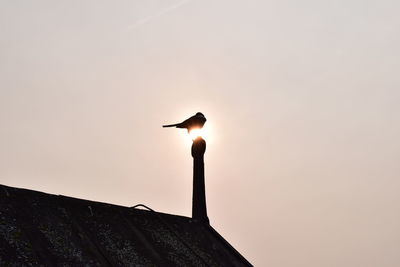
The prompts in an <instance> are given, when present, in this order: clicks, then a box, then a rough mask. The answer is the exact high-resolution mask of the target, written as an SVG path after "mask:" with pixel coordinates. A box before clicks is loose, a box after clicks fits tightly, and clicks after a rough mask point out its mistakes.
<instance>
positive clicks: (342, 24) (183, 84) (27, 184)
mask: <svg viewBox="0 0 400 267" xmlns="http://www.w3.org/2000/svg"><path fill="white" fill-rule="evenodd" d="M399 10H400V3H399V2H398V1H389V0H381V1H369V0H364V1H361V0H357V1H356V0H346V1H344V0H340V1H321V0H305V1H295V0H284V1H265V0H263V1H261V0H260V1H232V0H229V1H228V0H220V1H215V0H214V1H212V0H191V1H190V0H187V1H179V0H158V1H155V0H132V1H98V0H92V1H82V0H75V1H71V0H68V1H66V0H65V1H52V0H41V1H36V0H30V1H29V0H26V1H13V0H0V32H1V34H0V124H1V127H0V147H1V150H0V183H1V184H5V185H9V186H16V187H22V188H29V189H33V190H38V191H44V192H48V193H53V194H62V195H68V196H73V197H78V198H84V199H91V200H97V201H103V202H109V203H115V204H120V205H125V206H133V205H135V204H138V203H143V204H146V205H148V206H150V207H152V208H153V209H155V210H157V211H160V212H165V213H171V214H178V215H184V216H190V215H191V196H192V158H191V155H190V145H191V143H190V140H189V139H188V137H187V134H186V133H185V131H184V130H177V129H163V128H161V125H162V124H165V123H175V122H179V121H181V120H183V119H186V118H187V117H189V116H191V115H194V114H195V113H196V112H198V111H201V112H203V113H204V114H205V116H206V117H207V119H208V121H207V123H206V127H207V128H208V136H207V137H206V140H207V152H206V155H205V161H206V194H207V204H208V213H209V214H208V215H209V218H210V221H211V225H212V226H213V227H214V228H215V229H216V230H217V231H218V232H219V233H220V234H221V235H222V236H224V237H225V238H226V239H227V240H228V241H229V242H230V243H231V244H232V245H233V246H234V247H235V248H236V249H237V250H238V251H239V252H240V253H241V254H242V255H243V256H244V257H246V258H247V259H248V260H249V261H250V262H251V263H253V264H254V265H256V266H268V267H293V266H296V267H338V266H341V267H398V266H400V250H399V249H400V228H399V225H400V214H399V211H400V179H399V177H400V175H399V174H400V163H399V159H400V139H399V136H400V117H399V115H400V73H399V71H400V49H399V47H400V17H399Z"/></svg>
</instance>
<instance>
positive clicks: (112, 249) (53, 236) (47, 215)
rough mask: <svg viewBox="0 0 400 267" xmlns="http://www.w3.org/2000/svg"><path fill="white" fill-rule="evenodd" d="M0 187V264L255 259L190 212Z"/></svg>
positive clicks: (244, 262)
mask: <svg viewBox="0 0 400 267" xmlns="http://www.w3.org/2000/svg"><path fill="white" fill-rule="evenodd" d="M0 187H1V188H0V266H21V265H24V266H29V265H30V266H37V265H41V266H84V265H85V266H252V265H251V264H250V263H249V262H248V261H247V260H246V259H245V258H244V257H242V256H241V255H240V254H239V253H238V252H237V251H236V250H235V249H234V248H233V247H232V246H231V245H230V244H229V243H228V242H227V241H226V240H225V239H223V238H222V237H221V236H220V235H219V234H218V233H217V232H216V231H215V230H214V229H213V228H212V227H211V226H210V225H208V224H204V223H198V222H194V221H193V220H192V219H191V218H188V217H183V216H176V215H170V214H164V213H159V212H154V211H151V210H143V209H138V208H135V207H132V208H129V207H123V206H117V205H112V204H106V203H101V202H95V201H89V200H83V199H76V198H71V197H66V196H60V195H51V194H46V193H42V192H37V191H32V190H27V189H18V188H13V187H8V186H4V185H0Z"/></svg>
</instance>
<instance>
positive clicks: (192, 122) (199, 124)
mask: <svg viewBox="0 0 400 267" xmlns="http://www.w3.org/2000/svg"><path fill="white" fill-rule="evenodd" d="M206 121H207V119H206V117H204V115H203V113H201V112H197V113H196V115H194V116H192V117H190V118H189V119H186V120H184V121H183V122H181V123H175V124H168V125H163V127H164V128H165V127H176V128H186V129H187V130H188V132H190V130H192V129H200V128H203V125H204V123H206Z"/></svg>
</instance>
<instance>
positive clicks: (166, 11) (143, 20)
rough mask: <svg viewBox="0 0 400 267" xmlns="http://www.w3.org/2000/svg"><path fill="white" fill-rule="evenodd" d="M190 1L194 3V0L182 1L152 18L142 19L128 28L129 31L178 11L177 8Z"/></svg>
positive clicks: (151, 16)
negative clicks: (175, 10)
mask: <svg viewBox="0 0 400 267" xmlns="http://www.w3.org/2000/svg"><path fill="white" fill-rule="evenodd" d="M190 1H192V0H182V1H180V2H178V3H177V4H175V5H173V6H170V7H167V8H165V9H162V10H161V11H159V12H157V13H155V14H153V15H150V16H147V17H145V18H142V19H140V20H138V21H136V22H135V23H134V24H132V25H130V26H129V27H128V28H127V30H133V29H136V28H138V27H139V26H141V25H143V24H146V23H148V22H149V21H150V20H152V19H155V18H157V17H160V16H162V15H164V14H166V13H168V12H170V11H172V10H174V9H177V8H179V7H181V6H183V5H184V4H186V3H187V2H190Z"/></svg>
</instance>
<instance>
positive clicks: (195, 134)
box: [189, 128, 204, 140]
mask: <svg viewBox="0 0 400 267" xmlns="http://www.w3.org/2000/svg"><path fill="white" fill-rule="evenodd" d="M189 135H190V138H192V140H195V139H196V138H197V137H199V136H200V137H201V138H204V131H203V129H201V128H194V129H191V130H190V131H189Z"/></svg>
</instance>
